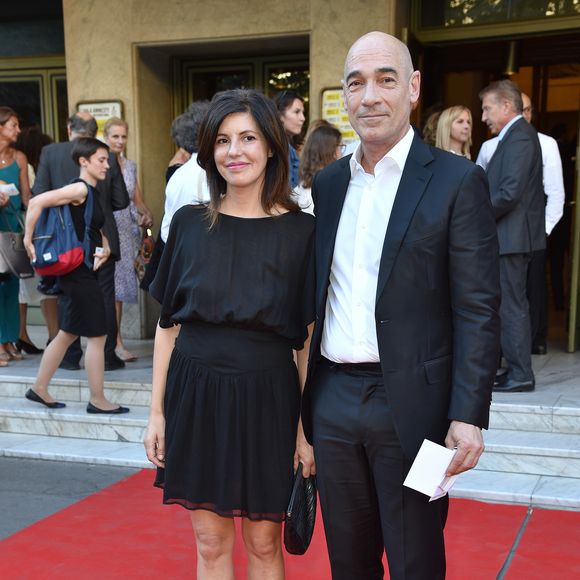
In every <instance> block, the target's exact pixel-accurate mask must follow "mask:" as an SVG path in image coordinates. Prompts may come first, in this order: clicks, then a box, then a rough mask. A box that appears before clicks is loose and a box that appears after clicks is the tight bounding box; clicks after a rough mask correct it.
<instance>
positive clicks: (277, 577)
mask: <svg viewBox="0 0 580 580" xmlns="http://www.w3.org/2000/svg"><path fill="white" fill-rule="evenodd" d="M281 534H282V524H277V523H276V522H270V521H267V520H260V521H255V522H253V521H251V520H248V519H246V518H244V520H243V522H242V536H243V538H244V544H245V545H246V552H247V553H248V580H283V578H284V555H283V553H282V542H281Z"/></svg>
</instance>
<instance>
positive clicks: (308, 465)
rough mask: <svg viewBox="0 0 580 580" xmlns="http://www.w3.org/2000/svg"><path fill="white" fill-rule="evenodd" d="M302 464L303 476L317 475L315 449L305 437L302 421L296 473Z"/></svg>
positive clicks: (299, 424) (298, 435) (295, 460)
mask: <svg viewBox="0 0 580 580" xmlns="http://www.w3.org/2000/svg"><path fill="white" fill-rule="evenodd" d="M299 463H302V465H303V468H302V475H303V476H304V477H309V476H310V475H316V464H315V463H314V448H313V447H312V445H310V443H308V441H306V437H305V436H304V430H303V429H302V420H300V422H299V423H298V434H297V436H296V451H295V452H294V471H296V470H297V469H298V464H299Z"/></svg>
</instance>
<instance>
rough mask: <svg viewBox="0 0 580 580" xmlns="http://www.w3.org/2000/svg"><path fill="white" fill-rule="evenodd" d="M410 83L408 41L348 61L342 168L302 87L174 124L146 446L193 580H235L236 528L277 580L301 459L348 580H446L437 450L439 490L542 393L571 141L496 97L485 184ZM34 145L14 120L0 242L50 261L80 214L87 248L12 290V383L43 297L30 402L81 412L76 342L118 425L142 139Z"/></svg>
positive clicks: (1, 320)
mask: <svg viewBox="0 0 580 580" xmlns="http://www.w3.org/2000/svg"><path fill="white" fill-rule="evenodd" d="M420 84H421V79H420V73H419V72H418V71H416V70H414V68H413V64H412V61H411V57H410V54H409V52H408V49H407V48H406V46H405V45H404V44H402V43H401V42H400V41H398V40H397V39H395V38H394V37H392V36H389V35H386V34H383V33H379V32H373V33H369V34H366V35H364V36H363V37H361V38H360V39H358V40H357V41H356V42H355V43H354V44H353V46H352V47H351V48H350V50H349V52H348V54H347V55H346V60H345V70H344V80H343V90H344V97H345V106H346V110H347V112H348V115H349V120H350V123H351V125H352V127H353V129H354V130H355V132H356V133H357V135H358V141H357V142H355V143H353V144H351V150H352V155H345V144H344V143H343V141H342V136H341V132H340V131H339V130H338V129H337V128H336V127H334V126H333V125H331V124H330V123H328V122H326V121H322V120H321V121H315V122H313V123H311V124H310V126H308V127H307V130H305V122H306V118H305V109H304V106H305V101H304V98H303V97H302V96H301V95H299V94H298V93H296V92H295V91H292V90H284V91H281V92H280V93H279V94H277V95H276V96H275V98H274V99H269V98H267V97H266V96H264V95H263V94H261V93H260V92H258V91H254V90H230V91H224V92H221V93H218V94H216V95H215V97H214V98H213V99H212V100H211V102H208V101H203V102H195V103H193V104H192V105H191V106H190V107H189V108H188V110H187V111H185V112H184V113H183V114H182V115H180V116H179V117H178V118H176V119H175V121H174V122H173V124H172V127H171V135H172V137H173V139H174V141H175V144H176V147H177V151H176V153H175V155H174V157H173V158H172V159H171V160H170V161H169V163H168V167H167V173H166V182H167V185H166V198H165V208H164V216H163V220H162V222H161V225H160V231H159V237H158V239H157V242H156V246H155V251H154V254H153V257H152V259H151V261H150V263H149V265H148V268H147V271H146V274H145V278H144V279H143V281H142V282H141V288H143V289H145V290H148V291H149V292H150V294H151V296H152V297H153V298H155V299H156V300H157V301H158V302H159V303H160V318H159V323H158V326H157V330H156V336H155V348H154V360H153V380H152V383H153V388H152V400H151V407H150V415H149V422H148V427H147V432H146V436H145V441H144V444H145V449H146V453H147V457H148V458H149V460H150V461H151V462H152V463H153V464H154V465H155V466H156V467H157V476H156V480H155V485H156V486H158V487H160V488H162V489H163V501H164V502H165V503H176V504H179V505H181V506H183V507H185V508H187V509H188V510H190V516H191V522H192V525H193V529H194V533H195V538H196V546H197V552H198V577H199V578H220V579H221V578H231V577H233V560H232V554H233V544H234V536H235V532H234V530H235V528H234V520H233V517H234V516H237V517H241V518H242V522H243V523H242V532H243V534H242V536H243V540H244V545H245V549H246V551H247V556H248V570H249V577H254V578H262V577H264V578H265V577H268V578H283V576H284V563H283V557H282V547H281V541H280V537H281V534H280V527H281V525H282V522H283V520H284V512H285V509H286V506H287V504H288V500H289V496H290V492H291V487H292V481H293V474H294V472H295V470H296V469H297V467H298V464H299V463H302V466H303V475H304V476H305V477H307V476H309V475H310V474H316V475H317V480H318V486H319V491H320V498H321V505H322V516H323V520H324V525H325V531H326V540H327V545H328V550H329V555H330V562H331V568H332V574H333V578H336V579H341V578H344V579H347V578H348V579H350V578H382V577H383V565H382V561H381V560H382V554H383V551H384V550H386V551H387V555H388V565H389V571H390V575H391V578H406V577H412V578H417V579H419V578H425V579H427V578H429V579H433V578H444V576H445V548H444V542H443V528H444V526H445V521H446V517H447V511H448V500H447V497H442V498H440V499H438V500H436V501H432V502H428V500H427V499H426V498H425V497H424V496H423V495H422V494H419V493H418V492H415V491H413V490H410V489H408V488H406V487H403V485H402V483H403V481H404V479H405V476H406V474H407V472H408V470H409V468H410V465H411V463H412V461H413V459H414V457H415V456H416V454H417V452H418V449H419V447H420V445H421V443H422V442H423V440H424V439H429V440H431V441H434V442H437V443H440V444H442V445H446V446H447V447H449V448H456V449H457V451H456V453H455V456H454V459H453V460H452V462H451V464H450V465H449V467H448V470H447V475H450V476H451V475H455V474H458V473H461V472H463V471H466V470H469V469H472V468H473V467H474V466H475V465H476V464H477V462H478V459H479V456H480V455H481V453H482V451H483V439H482V435H481V431H482V429H485V428H487V426H488V419H489V405H490V401H491V393H492V390H493V391H500V392H524V391H531V390H534V388H535V379H534V375H533V371H532V365H531V354H532V353H536V354H543V353H545V352H546V338H547V298H546V296H547V292H546V238H547V237H548V236H550V234H551V232H552V230H553V229H554V227H555V226H556V224H557V223H558V222H559V221H560V219H561V217H562V215H563V207H564V196H565V192H564V184H563V178H562V162H561V160H560V156H559V153H558V145H557V143H556V142H555V141H554V139H552V138H551V137H548V136H547V135H543V134H542V133H539V134H538V133H537V132H536V130H535V129H534V128H533V126H532V124H531V122H532V116H531V113H532V103H531V101H530V98H529V97H528V96H527V95H525V94H523V93H521V91H520V89H519V88H518V87H517V86H516V85H515V84H514V83H513V82H511V81H509V80H500V81H496V82H493V83H491V84H490V85H489V86H487V87H485V88H484V89H483V90H482V91H481V92H480V95H479V97H480V99H481V107H482V108H481V120H482V122H484V123H485V124H486V125H487V127H488V128H489V131H490V132H491V133H492V134H493V135H495V137H493V138H492V139H490V140H488V141H486V142H485V143H484V144H483V146H482V147H481V149H480V151H479V154H478V156H477V159H476V162H475V163H473V162H472V161H471V159H472V152H471V147H472V126H473V117H476V116H479V113H478V114H477V115H475V114H473V115H472V111H470V109H469V108H468V107H465V106H463V105H454V106H451V107H449V108H447V109H444V110H442V111H436V112H434V113H433V114H432V115H430V116H429V118H428V119H427V121H426V123H425V125H424V127H423V130H422V131H421V130H420V129H419V128H415V127H413V126H412V125H411V124H410V115H411V112H412V110H413V109H414V108H415V106H416V105H417V102H418V101H419V98H420ZM474 113H475V112H474ZM19 133H20V129H19V126H18V117H17V115H16V113H15V112H14V111H12V110H11V109H8V108H7V107H0V180H2V182H4V183H12V184H14V185H15V186H16V188H17V191H18V193H17V194H14V195H8V194H6V193H3V192H1V191H0V208H1V209H0V213H1V214H2V216H1V218H2V219H0V229H3V228H4V227H10V228H13V229H15V230H18V229H19V228H20V227H21V225H20V223H19V221H18V216H19V214H20V212H21V210H22V209H27V212H26V224H25V229H24V243H25V247H26V249H27V251H28V253H29V256H30V258H31V260H32V261H34V259H35V249H34V244H33V231H34V226H35V224H36V222H37V220H38V219H39V216H40V212H41V211H42V210H43V209H44V208H48V207H55V206H61V205H65V204H66V205H68V206H69V207H70V209H71V213H72V216H73V221H74V226H75V230H76V232H77V235H78V237H79V239H81V240H85V241H86V243H87V244H88V245H89V246H90V252H88V253H87V255H86V256H85V261H84V262H83V264H81V265H80V266H79V267H78V268H77V269H76V270H74V271H73V272H71V273H70V274H67V275H65V276H62V277H59V278H58V279H56V280H46V279H43V280H34V282H32V283H31V282H30V281H24V280H21V281H19V280H18V278H17V277H15V276H14V275H12V274H10V273H4V274H0V343H1V346H0V366H5V365H7V364H9V363H10V362H11V361H13V360H18V358H19V357H21V356H22V354H21V351H24V352H26V353H30V354H34V353H36V354H39V353H41V352H42V349H39V348H37V347H35V345H33V344H32V341H31V340H30V337H29V336H28V334H27V332H26V323H25V322H24V324H22V322H21V319H20V315H22V317H23V318H24V321H25V313H26V304H27V303H29V302H30V301H34V300H35V295H34V294H33V292H34V291H35V286H36V285H37V284H38V285H39V287H40V288H41V289H42V290H43V292H44V293H43V295H42V299H43V302H42V304H43V313H44V314H45V317H46V320H47V325H48V327H49V343H48V345H47V347H46V350H45V351H44V354H43V357H42V359H41V362H40V368H39V372H38V376H37V378H36V381H35V383H34V386H33V387H32V388H31V389H30V390H29V391H27V393H26V395H25V396H26V398H27V399H29V400H30V401H33V402H35V403H39V404H42V405H45V406H47V407H49V408H53V409H57V408H61V407H64V406H65V405H64V403H61V402H59V401H56V400H55V399H54V398H53V397H52V396H51V395H50V393H49V386H50V380H51V378H52V376H53V374H54V372H55V371H56V369H57V368H58V367H59V366H61V368H65V369H78V368H80V365H79V360H80V357H81V354H82V352H81V349H80V344H79V337H80V336H83V337H87V339H88V340H87V350H86V354H85V369H86V372H87V377H88V381H89V386H90V392H91V396H90V400H89V401H88V404H87V412H88V413H126V412H128V411H129V409H128V408H126V407H123V406H120V405H117V404H115V403H112V402H110V401H109V400H108V399H107V398H106V396H105V393H104V380H103V377H104V371H106V370H113V369H118V368H123V366H124V365H125V363H129V362H131V361H134V360H135V359H136V356H135V355H134V354H133V353H131V352H130V351H128V350H127V349H126V348H125V345H124V342H123V338H122V336H121V330H120V329H121V320H122V311H123V310H122V309H123V304H124V303H135V302H136V301H137V295H138V291H139V290H138V281H137V278H136V275H135V270H134V259H135V256H136V253H137V250H138V247H139V243H140V239H141V230H140V228H142V227H151V226H152V225H153V215H152V213H151V211H150V210H149V208H148V207H147V205H146V203H145V197H144V195H143V193H142V191H141V188H140V185H139V182H138V179H137V167H136V164H135V163H134V162H133V161H131V160H129V159H127V158H126V155H125V153H126V145H127V139H128V125H127V123H126V122H125V121H124V120H122V119H119V118H112V119H110V120H109V121H108V122H107V123H106V124H105V127H104V139H105V142H106V143H103V142H101V141H99V140H97V139H95V134H96V123H95V120H94V119H93V118H92V117H91V116H90V115H89V114H88V113H75V114H73V115H72V116H71V118H70V119H69V137H70V141H69V142H68V143H58V144H47V145H46V146H45V147H43V148H42V152H41V153H40V155H38V154H37V153H38V151H39V149H37V150H36V154H34V153H33V151H34V148H32V147H31V148H30V153H29V154H28V157H29V158H28V161H27V158H26V155H25V153H23V150H25V149H26V147H25V145H23V144H21V146H20V147H17V145H16V144H17V142H18V137H19ZM34 155H36V156H34ZM29 163H30V164H32V167H33V169H34V170H35V180H34V182H33V187H32V194H31V191H30V187H29V174H28V167H29ZM87 203H90V204H92V207H93V210H92V214H91V219H90V220H89V221H88V222H87V220H86V217H85V216H86V214H85V210H86V207H87ZM314 215H315V216H316V220H315V219H314V217H313V216H314ZM4 223H6V225H4ZM97 248H98V251H97ZM19 285H20V290H21V299H20V307H19V300H18V293H19ZM27 288H28V290H27ZM55 296H58V321H56V309H55V305H56V300H55ZM500 297H501V300H500Z"/></svg>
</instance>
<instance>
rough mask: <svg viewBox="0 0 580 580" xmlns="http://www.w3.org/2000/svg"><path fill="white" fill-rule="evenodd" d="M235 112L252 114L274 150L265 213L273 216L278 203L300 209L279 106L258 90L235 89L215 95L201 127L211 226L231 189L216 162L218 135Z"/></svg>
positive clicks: (263, 196) (268, 168) (264, 190)
mask: <svg viewBox="0 0 580 580" xmlns="http://www.w3.org/2000/svg"><path fill="white" fill-rule="evenodd" d="M233 113H249V114H250V115H251V116H252V117H253V119H254V121H255V122H256V124H257V125H258V128H259V129H260V131H261V133H262V134H263V135H264V138H265V139H266V142H267V144H268V147H269V149H270V151H271V152H272V156H271V157H268V162H267V164H266V175H265V176H264V185H263V187H262V193H261V196H260V202H261V204H262V209H263V210H264V212H265V213H267V214H270V215H272V209H273V208H274V207H276V206H279V207H282V208H284V209H286V210H289V211H299V210H300V208H299V207H298V205H297V204H296V203H295V202H294V201H293V200H292V197H291V196H292V191H291V189H290V186H289V184H288V139H287V138H286V133H285V131H284V127H283V126H282V122H281V121H280V119H279V118H278V112H277V110H276V107H275V106H274V104H273V103H272V101H271V100H270V99H268V98H267V97H265V96H264V95H263V94H262V93H259V92H258V91H254V90H246V89H234V90H231V91H224V92H221V93H217V94H216V95H215V96H214V98H213V100H212V101H211V103H210V106H209V110H208V112H207V115H206V116H205V119H204V120H203V122H202V124H201V127H200V129H199V151H198V154H197V162H198V164H199V165H200V167H202V168H203V169H204V170H205V172H206V175H207V181H208V185H209V192H210V203H209V215H210V220H211V226H210V227H212V226H213V225H215V223H216V222H217V220H218V216H219V208H220V205H221V197H222V195H223V194H224V193H225V192H226V188H227V183H226V180H225V179H224V178H223V177H222V176H221V174H220V172H219V171H218V169H217V166H216V164H215V159H214V150H215V145H216V138H217V135H218V132H219V129H220V127H221V124H222V123H223V121H224V119H225V118H226V117H227V116H228V115H232V114H233Z"/></svg>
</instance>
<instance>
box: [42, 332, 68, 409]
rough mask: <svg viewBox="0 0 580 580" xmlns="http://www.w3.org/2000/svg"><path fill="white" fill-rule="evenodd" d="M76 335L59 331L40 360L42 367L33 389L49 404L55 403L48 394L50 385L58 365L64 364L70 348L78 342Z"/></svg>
mask: <svg viewBox="0 0 580 580" xmlns="http://www.w3.org/2000/svg"><path fill="white" fill-rule="evenodd" d="M76 338H77V337H76V336H75V335H74V334H70V333H69V332H65V331H64V330H59V332H58V334H57V335H56V336H55V337H54V339H53V340H52V341H51V343H50V344H49V345H48V346H47V347H46V349H45V351H44V354H43V355H42V359H40V366H39V368H38V374H37V375H36V381H35V383H34V386H33V387H32V389H33V391H34V392H35V393H36V394H37V395H38V396H39V397H41V398H42V399H44V400H45V401H46V402H47V403H54V399H53V398H52V397H51V396H50V395H49V394H48V385H49V384H50V381H51V380H52V377H53V375H54V373H55V372H56V369H57V368H58V365H59V364H60V363H61V362H62V359H63V358H64V355H65V353H66V351H67V349H68V347H69V346H70V345H71V344H72V343H73V342H74V341H75V340H76Z"/></svg>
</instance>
